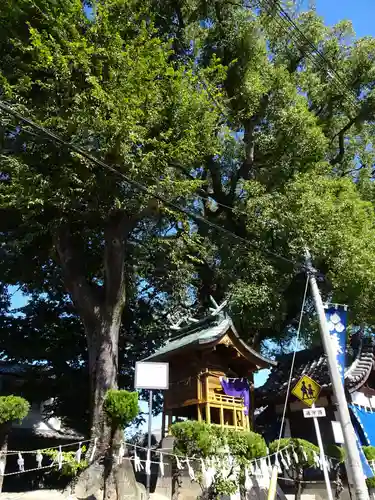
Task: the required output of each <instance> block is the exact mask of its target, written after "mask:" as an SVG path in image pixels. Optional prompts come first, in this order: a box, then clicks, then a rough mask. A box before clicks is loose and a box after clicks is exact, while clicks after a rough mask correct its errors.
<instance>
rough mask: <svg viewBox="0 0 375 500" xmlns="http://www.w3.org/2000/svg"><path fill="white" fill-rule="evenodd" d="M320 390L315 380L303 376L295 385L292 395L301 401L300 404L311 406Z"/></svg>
mask: <svg viewBox="0 0 375 500" xmlns="http://www.w3.org/2000/svg"><path fill="white" fill-rule="evenodd" d="M320 390H321V387H320V385H319V384H318V383H317V382H315V380H313V379H312V378H310V377H308V376H307V375H304V376H303V377H301V378H300V379H299V381H298V382H297V384H296V385H295V387H294V389H293V390H292V394H294V396H296V397H297V398H298V399H299V400H300V401H302V403H305V405H307V406H312V405H313V404H314V403H315V401H316V400H317V399H318V397H319V394H320Z"/></svg>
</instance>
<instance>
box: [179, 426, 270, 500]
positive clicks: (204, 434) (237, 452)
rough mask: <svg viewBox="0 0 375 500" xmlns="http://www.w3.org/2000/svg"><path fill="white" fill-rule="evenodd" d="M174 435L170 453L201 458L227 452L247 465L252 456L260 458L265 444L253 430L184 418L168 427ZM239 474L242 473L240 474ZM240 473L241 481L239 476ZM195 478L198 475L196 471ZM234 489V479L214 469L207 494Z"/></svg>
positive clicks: (239, 462) (215, 495)
mask: <svg viewBox="0 0 375 500" xmlns="http://www.w3.org/2000/svg"><path fill="white" fill-rule="evenodd" d="M171 433H172V435H173V436H174V437H175V441H174V452H175V453H176V454H178V455H182V456H197V457H201V458H204V459H207V458H210V457H216V458H218V457H220V456H222V457H225V456H226V455H227V454H230V455H232V456H233V458H234V459H235V461H236V463H237V464H239V465H243V466H245V465H247V464H248V463H249V462H250V461H251V460H252V459H254V458H259V457H264V456H266V454H267V447H266V443H265V441H264V439H263V437H262V436H261V435H259V434H256V433H255V432H242V431H235V430H227V429H222V428H221V427H218V426H215V425H209V424H206V423H205V422H197V421H193V420H187V421H185V422H178V423H176V424H173V425H172V426H171ZM242 476H243V475H242ZM242 476H241V478H242V479H241V480H243V477H242ZM197 477H198V480H199V477H200V476H199V474H197ZM237 488H238V484H237V483H236V481H235V480H233V479H230V478H229V477H224V476H223V471H222V470H218V471H217V473H216V476H215V478H214V483H213V485H212V488H211V489H210V492H209V494H210V495H211V497H212V498H216V497H217V496H218V495H224V494H225V495H231V494H233V493H234V492H235V491H236V490H237Z"/></svg>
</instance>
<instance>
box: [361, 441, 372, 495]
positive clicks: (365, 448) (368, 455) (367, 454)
mask: <svg viewBox="0 0 375 500" xmlns="http://www.w3.org/2000/svg"><path fill="white" fill-rule="evenodd" d="M362 450H363V453H364V454H365V457H366V458H367V460H375V446H362ZM366 484H367V487H368V488H370V489H375V477H369V478H368V479H366Z"/></svg>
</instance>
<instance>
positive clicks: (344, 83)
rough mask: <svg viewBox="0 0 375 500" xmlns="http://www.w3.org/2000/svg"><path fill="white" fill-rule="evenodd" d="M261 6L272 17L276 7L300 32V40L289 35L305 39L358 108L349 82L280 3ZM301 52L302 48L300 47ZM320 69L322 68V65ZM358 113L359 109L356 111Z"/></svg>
mask: <svg viewBox="0 0 375 500" xmlns="http://www.w3.org/2000/svg"><path fill="white" fill-rule="evenodd" d="M266 3H268V5H269V9H267V7H266V5H265V4H266ZM259 6H260V7H263V8H264V9H265V10H266V12H267V13H268V14H269V15H270V14H272V12H271V10H272V7H275V9H276V10H277V11H278V13H279V19H280V20H281V21H282V22H284V24H289V25H290V26H292V27H293V28H294V30H295V31H297V32H298V34H299V38H298V35H297V34H296V33H293V32H291V33H290V32H289V31H288V34H289V35H290V36H291V37H292V36H294V39H295V40H296V39H297V41H299V42H300V41H301V38H303V40H304V41H305V42H306V43H307V44H308V45H309V46H310V48H311V50H312V54H311V55H313V54H314V53H315V54H316V55H317V56H318V57H319V58H320V59H321V61H323V62H324V63H325V66H326V67H328V69H329V73H328V74H329V76H330V77H331V78H332V79H333V81H335V78H334V77H336V80H338V82H339V83H340V84H341V85H342V86H344V87H345V89H346V91H347V92H346V94H347V96H348V97H350V100H351V103H352V104H354V106H355V107H357V105H358V102H357V96H356V94H355V93H354V92H353V91H352V90H351V89H350V88H349V86H348V81H345V80H344V79H343V78H342V76H341V75H340V73H339V72H338V71H337V69H336V68H335V67H334V65H333V64H332V62H331V61H330V60H329V59H328V58H327V57H326V56H325V54H324V53H323V52H322V51H321V50H320V49H319V47H317V46H316V45H315V44H314V42H313V41H312V40H311V39H310V38H308V36H307V35H306V34H305V33H304V32H303V31H302V30H301V28H300V27H299V26H298V24H297V23H296V22H295V21H294V20H293V19H292V18H291V16H290V15H289V13H288V12H287V11H286V10H285V9H284V8H283V7H282V6H281V5H280V4H279V3H274V4H272V5H271V3H269V2H267V1H266V0H265V1H264V2H261V0H259ZM272 17H273V18H274V19H275V21H276V17H275V16H272ZM298 48H299V49H300V50H301V48H300V47H298ZM301 52H302V53H304V54H305V55H306V54H307V53H306V52H303V51H301ZM320 67H322V65H320ZM365 88H366V90H368V91H371V89H370V88H369V87H368V86H367V85H365ZM337 89H338V90H340V92H341V93H342V87H340V88H339V87H337ZM356 111H357V109H356Z"/></svg>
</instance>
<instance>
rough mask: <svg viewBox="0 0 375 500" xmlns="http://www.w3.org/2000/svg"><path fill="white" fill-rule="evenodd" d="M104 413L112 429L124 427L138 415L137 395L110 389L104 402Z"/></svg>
mask: <svg viewBox="0 0 375 500" xmlns="http://www.w3.org/2000/svg"><path fill="white" fill-rule="evenodd" d="M104 411H105V412H106V414H107V416H108V418H109V420H110V422H111V424H112V426H113V427H126V426H128V425H129V424H130V423H131V421H132V420H134V419H135V417H136V416H137V415H138V413H139V407H138V393H137V392H129V391H124V390H116V389H110V390H109V391H108V392H107V394H106V397H105V400H104Z"/></svg>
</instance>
